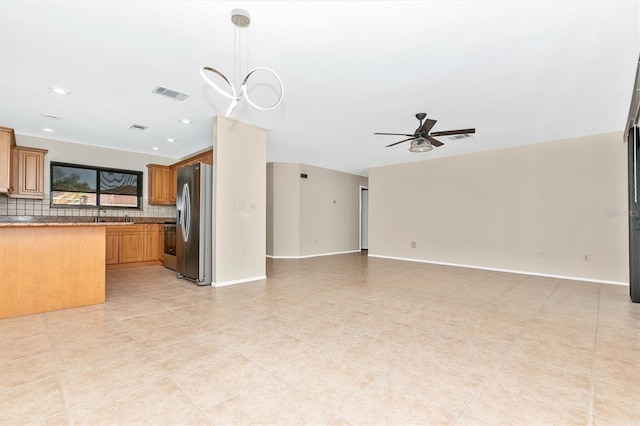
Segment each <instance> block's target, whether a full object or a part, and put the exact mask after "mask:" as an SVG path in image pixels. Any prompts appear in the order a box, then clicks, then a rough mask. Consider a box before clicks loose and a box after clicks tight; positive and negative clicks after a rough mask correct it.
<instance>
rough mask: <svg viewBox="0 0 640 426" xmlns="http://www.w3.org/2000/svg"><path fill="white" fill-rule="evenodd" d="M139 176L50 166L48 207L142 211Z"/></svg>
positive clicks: (137, 173)
mask: <svg viewBox="0 0 640 426" xmlns="http://www.w3.org/2000/svg"><path fill="white" fill-rule="evenodd" d="M141 201H142V172H137V171H134V170H119V169H108V168H105V167H93V166H84V165H80V164H67V163H55V162H51V207H80V208H81V207H93V208H95V207H115V208H131V209H139V208H141Z"/></svg>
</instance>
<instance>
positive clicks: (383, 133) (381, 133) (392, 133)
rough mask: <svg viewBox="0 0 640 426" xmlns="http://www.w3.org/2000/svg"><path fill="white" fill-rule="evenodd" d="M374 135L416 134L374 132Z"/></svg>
mask: <svg viewBox="0 0 640 426" xmlns="http://www.w3.org/2000/svg"><path fill="white" fill-rule="evenodd" d="M374 135H392V136H414V135H407V134H406V133H374Z"/></svg>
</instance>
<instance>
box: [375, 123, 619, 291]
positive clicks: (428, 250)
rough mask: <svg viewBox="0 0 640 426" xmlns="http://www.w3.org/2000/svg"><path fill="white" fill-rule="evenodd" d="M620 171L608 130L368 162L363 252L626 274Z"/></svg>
mask: <svg viewBox="0 0 640 426" xmlns="http://www.w3.org/2000/svg"><path fill="white" fill-rule="evenodd" d="M460 143H462V142H460ZM468 143H472V142H468ZM626 174H627V172H626V145H625V144H624V143H623V142H622V136H621V134H620V133H617V132H616V133H607V134H602V135H594V136H588V137H582V138H575V139H567V140H562V141H553V142H548V143H542V144H535V145H528V146H523V147H517V148H509V149H503V150H496V151H488V152H482V153H477V154H469V155H462V156H455V157H447V158H441V159H434V160H427V161H421V162H415V163H410V164H403V165H396V166H387V167H379V168H374V169H371V170H370V173H369V181H370V183H369V197H370V198H369V221H370V222H369V253H370V255H374V256H389V257H397V258H407V259H416V260H421V261H433V262H442V263H452V264H461V265H470V266H477V267H484V268H495V269H505V270H513V271H522V272H531V273H537V274H544V275H558V276H566V277H574V278H584V279H593V280H601V281H611V282H619V283H628V222H627V220H628V219H627V217H626V215H625V213H624V212H626V210H627V193H626V191H627V181H626ZM411 242H416V248H411ZM585 255H588V256H589V261H585V260H584V259H583V258H584V256H585Z"/></svg>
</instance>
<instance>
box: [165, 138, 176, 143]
mask: <svg viewBox="0 0 640 426" xmlns="http://www.w3.org/2000/svg"><path fill="white" fill-rule="evenodd" d="M175 141H176V140H175V139H174V138H167V142H175Z"/></svg>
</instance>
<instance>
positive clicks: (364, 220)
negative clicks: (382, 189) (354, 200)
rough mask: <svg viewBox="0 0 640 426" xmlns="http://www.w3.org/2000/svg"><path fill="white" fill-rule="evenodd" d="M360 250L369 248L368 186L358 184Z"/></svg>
mask: <svg viewBox="0 0 640 426" xmlns="http://www.w3.org/2000/svg"><path fill="white" fill-rule="evenodd" d="M360 250H369V188H367V187H366V186H360Z"/></svg>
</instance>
